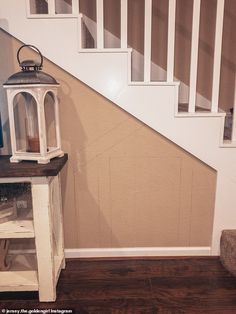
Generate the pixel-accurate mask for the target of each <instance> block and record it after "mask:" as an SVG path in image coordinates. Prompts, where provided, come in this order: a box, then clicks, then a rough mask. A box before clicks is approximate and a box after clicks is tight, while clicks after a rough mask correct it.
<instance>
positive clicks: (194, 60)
mask: <svg viewBox="0 0 236 314" xmlns="http://www.w3.org/2000/svg"><path fill="white" fill-rule="evenodd" d="M200 9H201V0H194V2H193V21H192V42H191V59H190V60H191V64H190V84H189V85H190V86H189V109H188V110H189V112H195V105H196V95H197V68H198V48H199V26H200Z"/></svg>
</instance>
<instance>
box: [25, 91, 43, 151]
mask: <svg viewBox="0 0 236 314" xmlns="http://www.w3.org/2000/svg"><path fill="white" fill-rule="evenodd" d="M24 96H25V109H26V134H27V141H28V152H33V153H39V151H40V146H39V132H38V130H39V128H38V116H37V105H36V101H35V99H34V98H33V97H32V95H30V94H28V93H25V95H24Z"/></svg>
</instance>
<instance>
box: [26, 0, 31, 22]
mask: <svg viewBox="0 0 236 314" xmlns="http://www.w3.org/2000/svg"><path fill="white" fill-rule="evenodd" d="M25 9H26V16H27V18H29V17H30V15H31V12H30V0H25Z"/></svg>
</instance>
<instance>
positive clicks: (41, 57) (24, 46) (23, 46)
mask: <svg viewBox="0 0 236 314" xmlns="http://www.w3.org/2000/svg"><path fill="white" fill-rule="evenodd" d="M26 47H30V48H33V50H34V51H36V52H37V53H38V54H39V56H40V64H39V67H40V68H41V67H42V66H43V55H42V54H41V52H40V51H39V49H38V48H37V47H35V46H33V45H22V46H21V47H20V48H19V49H18V51H17V61H18V63H19V65H20V64H21V62H20V51H21V49H23V48H26Z"/></svg>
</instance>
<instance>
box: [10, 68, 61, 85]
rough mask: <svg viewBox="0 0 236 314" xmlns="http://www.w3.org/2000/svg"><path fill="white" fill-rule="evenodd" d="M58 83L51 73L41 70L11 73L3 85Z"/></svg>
mask: <svg viewBox="0 0 236 314" xmlns="http://www.w3.org/2000/svg"><path fill="white" fill-rule="evenodd" d="M34 84H37V85H38V84H40V85H59V84H58V82H57V81H56V80H55V79H54V77H52V76H51V75H49V74H47V73H45V72H43V71H20V72H17V73H15V74H13V75H11V76H10V77H9V78H8V79H7V81H6V83H5V84H4V86H8V85H34Z"/></svg>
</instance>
